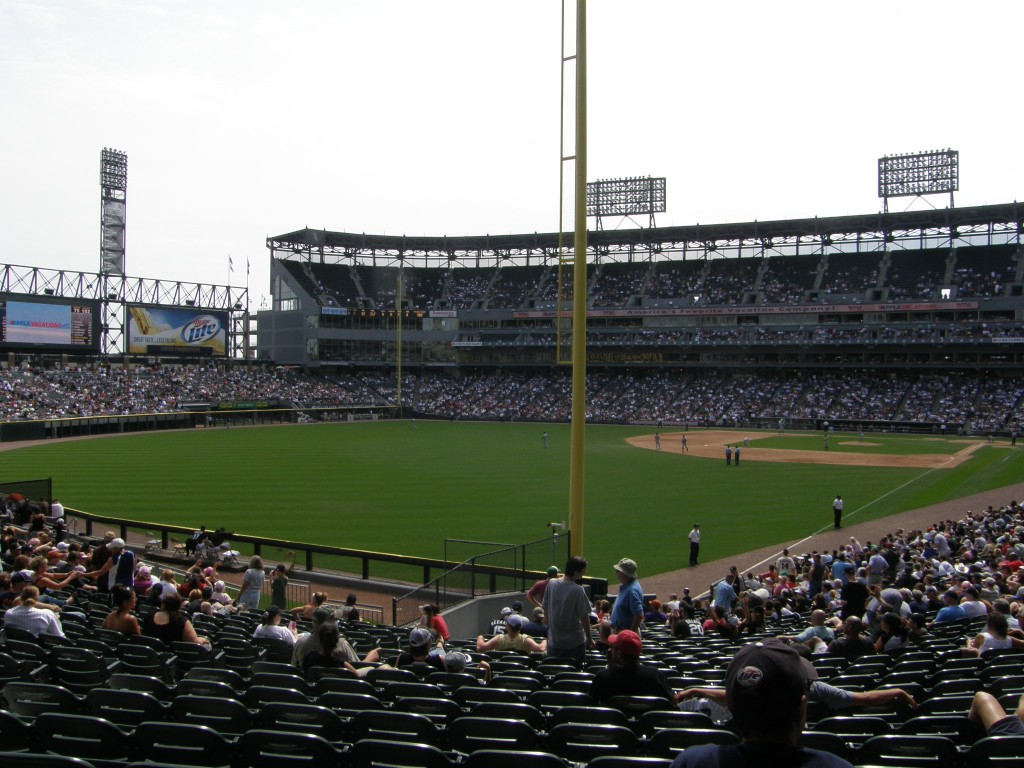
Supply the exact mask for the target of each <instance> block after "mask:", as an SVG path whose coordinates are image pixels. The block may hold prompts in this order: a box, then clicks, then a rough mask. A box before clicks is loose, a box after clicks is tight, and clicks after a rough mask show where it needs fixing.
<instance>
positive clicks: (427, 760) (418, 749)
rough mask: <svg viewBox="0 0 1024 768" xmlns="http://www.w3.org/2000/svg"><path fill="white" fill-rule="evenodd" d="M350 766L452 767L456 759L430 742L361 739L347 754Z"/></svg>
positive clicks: (355, 767) (364, 767)
mask: <svg viewBox="0 0 1024 768" xmlns="http://www.w3.org/2000/svg"><path fill="white" fill-rule="evenodd" d="M347 758H348V765H349V766H351V768H378V766H388V767H390V768H394V766H415V767H416V768H453V766H455V765H456V761H454V760H452V759H451V758H449V757H448V755H446V754H445V753H444V752H442V751H441V750H440V749H438V748H437V747H435V746H432V745H430V744H413V743H412V742H406V741H387V740H386V739H361V740H360V741H357V742H356V743H355V744H353V745H352V750H351V751H350V752H349V753H348V755H347Z"/></svg>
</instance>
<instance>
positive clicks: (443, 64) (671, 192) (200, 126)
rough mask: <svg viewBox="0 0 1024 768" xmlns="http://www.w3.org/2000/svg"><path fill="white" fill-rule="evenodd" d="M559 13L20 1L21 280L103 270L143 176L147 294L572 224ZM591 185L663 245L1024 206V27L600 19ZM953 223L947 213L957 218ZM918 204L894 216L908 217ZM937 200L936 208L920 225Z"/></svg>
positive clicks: (859, 19) (4, 2)
mask: <svg viewBox="0 0 1024 768" xmlns="http://www.w3.org/2000/svg"><path fill="white" fill-rule="evenodd" d="M560 15H561V3H560V2H559V0H516V1H515V2H509V1H506V2H498V1H497V0H442V1H441V2H424V1H423V0H415V1H414V0H373V1H372V2H367V1H366V0H359V1H358V2H356V1H355V0H328V1H325V2H312V1H310V0H294V1H293V2H282V1H281V0H273V1H270V0H245V1H244V2H243V1H242V0H235V1H234V2H226V1H224V2H217V1H215V0H204V1H203V2H198V1H197V0H180V1H178V2H171V1H170V0H59V1H58V0H54V1H52V2H47V1H45V0H0V94H2V97H0V98H2V101H0V103H2V105H3V106H2V112H0V159H2V165H0V224H2V235H0V237H2V239H0V243H2V253H0V262H3V263H8V264H20V265H38V266H44V267H52V268H65V269H76V270H82V271H89V272H92V271H96V270H97V269H98V266H99V235H100V233H99V181H98V176H99V154H100V150H101V148H102V147H104V146H109V147H114V148H117V149H121V150H124V151H126V152H127V153H128V232H127V250H128V254H127V272H128V273H129V274H130V275H133V276H144V277H159V278H163V279H180V280H192V281H198V282H215V283H221V284H223V283H224V282H226V281H227V279H228V269H227V260H228V255H229V254H231V255H232V256H233V257H234V263H235V273H234V275H233V276H232V277H233V279H232V283H233V284H236V285H244V284H245V271H244V264H245V260H246V259H247V258H248V259H249V260H250V261H251V264H252V274H251V276H250V279H249V285H250V292H251V296H252V302H251V303H252V305H253V306H259V301H260V296H261V295H262V294H266V293H267V292H268V263H267V262H268V252H267V250H266V248H265V245H264V240H265V238H266V236H268V235H274V234H281V233H283V232H288V231H291V230H294V229H299V228H301V227H304V226H310V227H317V228H326V229H331V230H341V231H350V232H370V233H374V234H403V233H404V234H409V235H443V234H449V235H463V234H483V233H491V234H497V233H501V234H506V233H519V232H534V231H538V232H551V231H554V230H555V229H557V224H558V210H557V204H558V166H559V163H558V116H559V72H560V67H559V29H560ZM588 16H589V35H588V47H589V55H590V66H589V71H588V77H589V113H588V114H589V126H590V138H589V145H590V160H589V166H590V167H589V174H588V178H589V179H590V180H595V179H599V178H615V177H620V176H645V175H653V176H665V177H667V179H668V181H667V191H668V211H667V213H664V214H661V215H659V217H658V224H660V225H673V224H678V225H683V224H694V223H698V222H700V223H721V222H726V221H749V220H752V219H759V220H761V221H766V220H770V219H777V218H798V217H805V216H814V215H819V216H834V215H842V214H858V213H870V212H874V211H877V210H880V209H881V201H880V200H879V199H878V197H877V188H876V161H877V159H878V158H879V157H880V156H882V155H884V154H891V153H899V152H910V151H917V150H927V149H940V148H946V147H951V148H953V149H958V150H959V151H960V166H961V167H960V185H961V191H960V192H959V194H958V195H957V198H956V202H957V205H980V204H985V203H1003V202H1009V201H1012V200H1014V199H1015V198H1017V197H1018V196H1019V190H1020V188H1021V182H1020V180H1021V178H1022V170H1024V153H1022V152H1021V149H1020V132H1021V118H1022V111H1024V110H1022V107H1021V102H1020V97H1019V88H1018V86H1017V80H1018V77H1017V73H1018V72H1019V70H1020V55H1019V48H1020V46H1019V35H1020V30H1021V29H1022V28H1024V3H1021V2H1017V1H1013V2H1010V1H1006V2H980V3H965V2H962V1H958V2H945V1H938V0H929V1H928V2H924V1H922V2H894V0H885V1H884V2H879V1H877V0H865V1H862V2H859V3H856V4H854V3H837V2H820V0H819V1H818V2H802V1H801V2H786V3H764V2H747V1H746V0H739V1H736V2H731V3H701V2H694V1H685V0H634V2H630V3H623V2H612V1H611V0H590V2H589V5H588ZM932 202H933V204H934V205H936V206H938V207H942V206H944V205H946V199H945V198H942V197H938V198H933V199H932ZM907 204H908V201H906V200H905V201H902V202H901V201H899V200H897V201H894V204H893V206H892V207H894V208H902V207H906V205H907ZM920 205H921V203H920V202H918V203H917V204H916V205H915V207H920Z"/></svg>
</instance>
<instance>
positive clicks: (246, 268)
mask: <svg viewBox="0 0 1024 768" xmlns="http://www.w3.org/2000/svg"><path fill="white" fill-rule="evenodd" d="M245 276H246V277H248V276H249V257H248V256H246V257H245Z"/></svg>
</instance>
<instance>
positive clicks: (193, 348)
mask: <svg viewBox="0 0 1024 768" xmlns="http://www.w3.org/2000/svg"><path fill="white" fill-rule="evenodd" d="M127 327H128V353H129V354H133V355H135V354H137V355H185V356H189V357H210V356H216V357H224V356H225V355H226V354H227V338H228V331H227V328H228V313H227V312H223V311H219V310H208V309H186V308H183V307H150V306H141V305H133V306H130V307H128V323H127Z"/></svg>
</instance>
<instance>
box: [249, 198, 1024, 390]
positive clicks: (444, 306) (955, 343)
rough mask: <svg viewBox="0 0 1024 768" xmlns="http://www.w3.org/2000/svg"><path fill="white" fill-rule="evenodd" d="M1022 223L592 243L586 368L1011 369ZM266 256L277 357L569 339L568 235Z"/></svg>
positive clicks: (959, 218) (716, 230)
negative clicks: (563, 271) (563, 321)
mask: <svg viewBox="0 0 1024 768" xmlns="http://www.w3.org/2000/svg"><path fill="white" fill-rule="evenodd" d="M1022 218H1024V207H1022V206H1019V205H1018V204H1016V203H1013V204H1007V205H992V206H979V207H970V208H946V209H937V210H924V211H913V212H904V213H890V214H869V215H862V216H844V217H832V218H812V219H800V220H785V221H774V222H756V221H755V222H748V223H740V224H720V225H714V226H701V225H696V226H686V227H662V228H651V229H633V230H617V231H607V230H605V231H597V232H591V233H590V237H589V246H588V250H589V254H588V280H587V284H588V296H587V306H588V329H587V333H588V361H589V363H590V364H592V365H595V366H600V367H606V368H609V369H615V368H624V367H629V368H636V367H670V368H671V367H679V368H708V367H711V368H716V369H719V368H729V367H741V368H749V367H751V366H754V367H757V368H767V369H780V370H788V369H796V368H808V367H810V368H825V369H834V368H839V369H851V368H854V369H861V368H870V369H875V370H879V371H881V370H886V369H891V370H908V369H909V370H913V369H917V368H922V369H927V370H935V369H936V368H945V369H953V370H963V369H974V370H978V371H989V372H992V373H994V374H996V375H1016V374H1017V373H1019V372H1020V369H1021V366H1022V364H1024V334H1022V333H1021V331H1022V329H1024V323H1022V310H1024V261H1022V258H1021V257H1022V254H1024V251H1022V248H1021V241H1020V240H1021V227H1022ZM267 246H268V248H269V249H270V253H271V257H272V258H271V292H272V297H273V308H272V309H271V310H268V311H264V312H260V313H259V316H258V337H257V350H258V356H259V357H260V358H262V359H265V360H273V361H275V362H277V363H287V364H297V365H302V366H304V367H309V368H320V369H324V370H327V371H329V370H332V369H337V368H351V367H353V366H355V367H378V368H379V367H381V366H393V365H394V364H395V362H396V349H397V344H398V336H399V335H398V334H397V333H396V330H397V328H396V326H397V325H398V324H401V334H400V339H401V340H400V343H401V348H402V365H403V367H405V366H408V367H411V368H413V369H415V368H418V367H431V368H438V367H439V368H446V369H449V370H450V371H452V372H453V373H458V372H459V371H464V370H467V369H480V368H489V367H499V366H500V367H517V368H530V367H536V366H552V365H554V364H555V363H556V361H557V358H558V348H557V344H556V341H557V342H560V343H562V344H565V343H567V337H568V329H567V328H564V327H563V328H562V329H560V328H559V327H558V326H559V321H558V320H557V318H558V315H559V313H558V309H559V307H560V306H561V308H562V309H563V311H564V310H567V309H568V308H569V306H570V305H571V299H570V298H569V297H566V296H564V295H563V297H562V298H563V300H565V301H568V302H569V303H563V304H561V305H559V299H558V293H559V287H558V286H559V276H558V271H559V240H558V236H557V234H533V235H508V236H497V237H496V236H484V237H462V238H449V237H405V236H401V237H398V236H384V235H365V234H350V233H342V232H329V231H323V230H313V229H303V230H299V231H296V232H291V233H288V234H284V235H279V236H277V237H271V238H268V240H267ZM400 276H401V284H400V283H399V277H400ZM562 283H563V284H564V285H566V286H571V280H565V279H563V280H562ZM399 291H401V294H402V295H401V296H400V297H399V296H398V293H399ZM560 330H561V331H562V334H561V335H560V334H559V331H560Z"/></svg>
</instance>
